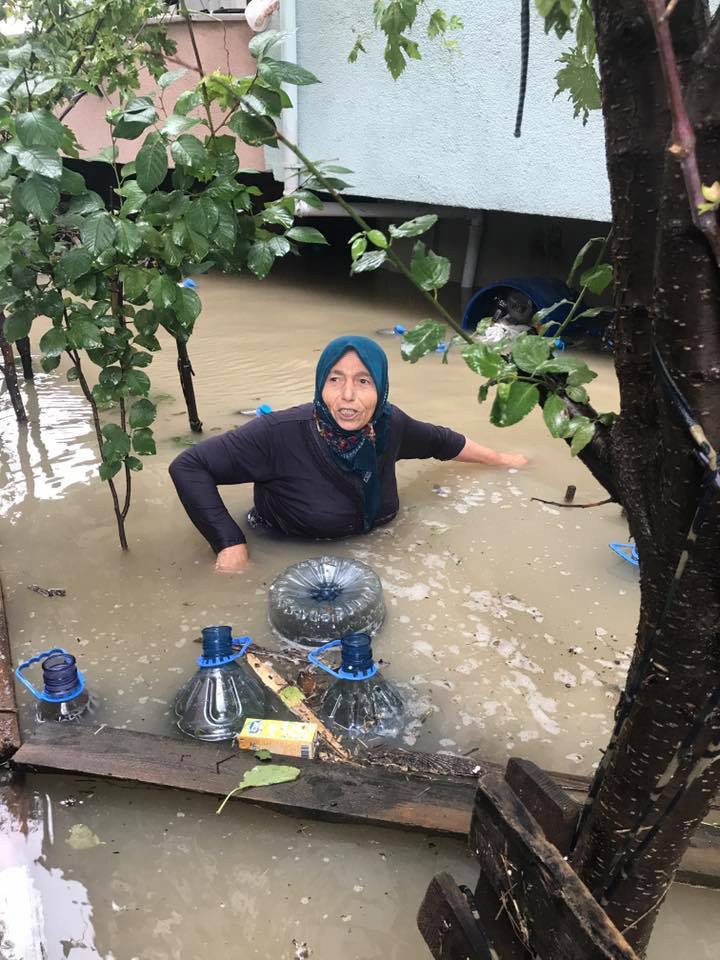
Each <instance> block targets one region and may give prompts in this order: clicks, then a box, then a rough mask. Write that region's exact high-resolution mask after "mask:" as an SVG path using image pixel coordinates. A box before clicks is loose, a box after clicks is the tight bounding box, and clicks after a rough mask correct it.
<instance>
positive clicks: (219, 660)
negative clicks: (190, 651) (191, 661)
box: [197, 637, 252, 667]
mask: <svg viewBox="0 0 720 960" xmlns="http://www.w3.org/2000/svg"><path fill="white" fill-rule="evenodd" d="M231 642H232V646H233V652H232V653H231V654H230V655H229V656H227V657H207V658H206V657H204V656H203V655H202V654H200V656H199V657H198V658H197V665H198V666H199V667H221V666H222V665H223V664H224V663H232V661H233V660H239V659H240V657H242V656H243V655H244V654H245V651H246V650H247V648H248V647H249V646H250V644H251V643H252V637H233V638H232V641H231Z"/></svg>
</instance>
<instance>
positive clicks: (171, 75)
mask: <svg viewBox="0 0 720 960" xmlns="http://www.w3.org/2000/svg"><path fill="white" fill-rule="evenodd" d="M186 73H187V70H186V69H185V67H180V69H179V70H168V71H167V73H164V74H163V75H162V76H161V77H160V78H159V79H158V86H159V87H160V89H161V90H166V89H167V88H168V87H169V86H170V84H171V83H175V82H176V81H177V80H181V79H182V78H183V77H184V76H185V74H186Z"/></svg>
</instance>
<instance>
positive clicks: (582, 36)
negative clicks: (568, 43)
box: [575, 0, 595, 60]
mask: <svg viewBox="0 0 720 960" xmlns="http://www.w3.org/2000/svg"><path fill="white" fill-rule="evenodd" d="M575 37H576V39H577V45H578V47H579V48H580V49H581V50H584V51H585V53H586V55H587V58H588V60H594V59H595V21H594V20H593V15H592V12H591V11H590V7H589V5H588V3H587V0H582V2H581V4H580V10H579V12H578V18H577V23H576V25H575Z"/></svg>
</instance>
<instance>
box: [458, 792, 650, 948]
mask: <svg viewBox="0 0 720 960" xmlns="http://www.w3.org/2000/svg"><path fill="white" fill-rule="evenodd" d="M470 845H471V849H472V850H473V851H474V852H475V855H476V856H477V858H478V860H479V862H480V870H481V872H482V873H483V874H485V876H486V877H487V879H488V881H489V883H490V885H491V886H492V888H493V889H494V891H495V893H496V894H497V896H498V897H499V898H500V900H501V901H502V903H503V905H504V906H505V907H506V909H507V910H508V912H509V913H510V915H511V916H512V917H513V918H514V920H515V923H516V924H517V926H518V927H519V928H522V929H524V930H525V936H526V938H527V939H526V942H527V945H528V946H529V947H530V949H531V950H533V951H534V952H535V953H536V954H538V955H539V956H541V957H547V958H553V960H561V958H562V960H637V955H636V954H635V952H634V951H633V950H632V948H631V947H630V946H629V944H628V943H627V941H626V940H625V939H624V937H623V936H622V935H621V934H620V932H619V931H618V930H617V928H616V927H615V926H614V925H613V924H612V923H611V922H610V920H609V918H608V917H607V915H606V914H605V912H604V911H603V910H602V909H601V908H600V906H599V905H598V903H597V901H596V900H595V899H594V898H593V897H592V896H591V894H590V892H589V891H588V889H587V887H586V886H585V885H584V884H583V883H582V882H581V881H580V879H579V878H578V876H577V874H576V873H575V872H574V871H573V870H572V868H571V867H570V866H569V865H568V864H567V863H566V861H565V860H564V859H563V857H562V855H561V853H560V851H559V850H558V849H557V848H556V847H554V846H553V845H552V844H551V843H550V842H549V841H548V840H547V839H546V837H545V835H544V834H543V832H542V829H541V828H540V826H539V824H538V823H537V821H536V820H534V818H533V817H531V816H530V814H529V813H528V812H527V810H526V809H525V807H524V806H523V805H522V803H521V802H520V801H519V800H518V798H517V797H516V796H515V794H514V792H513V790H512V789H511V788H510V787H509V786H508V784H507V783H505V782H504V781H503V780H500V779H499V778H498V777H496V776H494V775H493V774H487V775H486V776H485V777H483V778H481V780H480V783H479V785H478V789H477V794H476V797H475V809H474V811H473V820H472V826H471V828H470ZM549 917H551V918H552V922H548V918H549ZM515 923H514V924H513V925H515Z"/></svg>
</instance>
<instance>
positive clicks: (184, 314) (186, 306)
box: [175, 287, 201, 330]
mask: <svg viewBox="0 0 720 960" xmlns="http://www.w3.org/2000/svg"><path fill="white" fill-rule="evenodd" d="M200 310H201V303H200V297H199V296H198V295H197V294H196V293H195V291H194V290H190V289H189V288H188V287H179V288H178V292H177V297H176V299H175V314H176V316H177V318H178V320H179V321H180V322H181V324H182V325H183V326H184V327H185V328H186V329H188V330H189V329H192V326H193V324H194V323H195V321H196V320H197V318H198V317H199V315H200Z"/></svg>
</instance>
